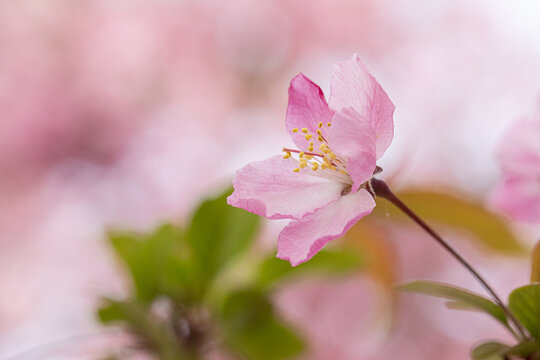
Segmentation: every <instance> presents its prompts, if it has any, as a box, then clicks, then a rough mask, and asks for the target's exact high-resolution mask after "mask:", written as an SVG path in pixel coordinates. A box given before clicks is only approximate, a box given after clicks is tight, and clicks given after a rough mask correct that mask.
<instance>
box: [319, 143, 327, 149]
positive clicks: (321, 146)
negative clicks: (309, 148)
mask: <svg viewBox="0 0 540 360" xmlns="http://www.w3.org/2000/svg"><path fill="white" fill-rule="evenodd" d="M327 146H328V145H327V144H325V143H322V144H321V145H319V149H320V150H323V149H324V148H326V147H327Z"/></svg>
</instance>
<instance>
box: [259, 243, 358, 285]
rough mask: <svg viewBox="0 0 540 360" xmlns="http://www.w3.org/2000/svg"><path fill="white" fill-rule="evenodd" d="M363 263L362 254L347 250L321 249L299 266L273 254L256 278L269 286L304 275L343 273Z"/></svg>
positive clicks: (265, 261)
mask: <svg viewBox="0 0 540 360" xmlns="http://www.w3.org/2000/svg"><path fill="white" fill-rule="evenodd" d="M363 265H364V260H363V258H362V256H361V255H360V254H358V253H357V252H354V251H345V250H342V251H336V250H322V251H319V253H317V255H315V256H314V257H313V258H312V259H311V260H310V261H308V262H305V263H303V264H300V265H298V266H297V267H292V266H291V264H290V263H289V262H288V261H284V260H281V259H278V258H276V257H275V256H274V255H272V256H269V257H268V258H266V260H264V261H263V262H262V263H261V265H260V267H259V269H258V271H257V275H256V279H255V280H256V282H257V284H259V285H260V286H262V287H268V286H272V285H275V284H277V283H279V282H281V281H285V280H289V279H290V278H291V277H296V276H302V275H313V274H322V275H341V274H343V273H346V272H349V271H356V270H358V269H361V268H362V267H363Z"/></svg>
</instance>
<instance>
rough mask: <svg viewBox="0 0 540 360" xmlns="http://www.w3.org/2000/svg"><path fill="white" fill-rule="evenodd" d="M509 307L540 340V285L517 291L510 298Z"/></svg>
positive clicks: (521, 288) (525, 287)
mask: <svg viewBox="0 0 540 360" xmlns="http://www.w3.org/2000/svg"><path fill="white" fill-rule="evenodd" d="M508 307H509V308H510V311H511V312H512V313H513V314H514V316H515V317H516V318H517V319H518V320H519V322H521V323H522V324H523V326H525V328H527V330H529V333H530V334H531V335H532V336H533V337H534V338H535V339H537V340H538V339H540V284H532V285H527V286H523V287H520V288H517V289H515V290H514V291H512V293H511V294H510V297H509V298H508Z"/></svg>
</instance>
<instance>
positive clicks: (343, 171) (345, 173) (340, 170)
mask: <svg viewBox="0 0 540 360" xmlns="http://www.w3.org/2000/svg"><path fill="white" fill-rule="evenodd" d="M339 172H340V173H342V174H343V175H349V174H348V173H347V172H346V171H345V170H343V169H339Z"/></svg>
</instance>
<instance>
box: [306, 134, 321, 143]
mask: <svg viewBox="0 0 540 360" xmlns="http://www.w3.org/2000/svg"><path fill="white" fill-rule="evenodd" d="M306 136H307V135H306ZM318 139H319V141H320V142H323V141H324V139H323V137H322V136H321V135H319V137H318Z"/></svg>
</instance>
